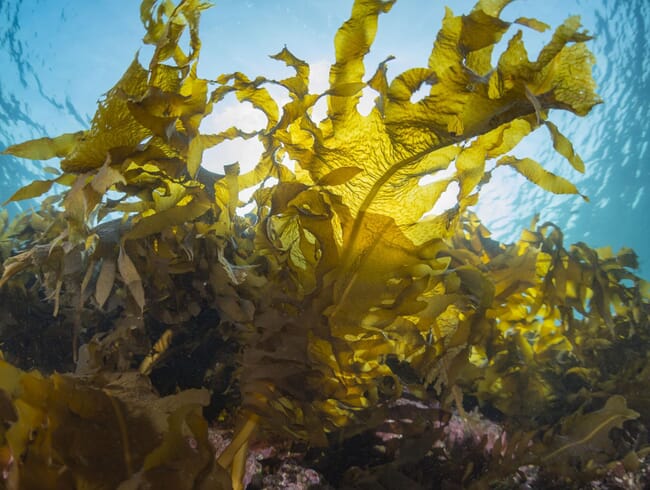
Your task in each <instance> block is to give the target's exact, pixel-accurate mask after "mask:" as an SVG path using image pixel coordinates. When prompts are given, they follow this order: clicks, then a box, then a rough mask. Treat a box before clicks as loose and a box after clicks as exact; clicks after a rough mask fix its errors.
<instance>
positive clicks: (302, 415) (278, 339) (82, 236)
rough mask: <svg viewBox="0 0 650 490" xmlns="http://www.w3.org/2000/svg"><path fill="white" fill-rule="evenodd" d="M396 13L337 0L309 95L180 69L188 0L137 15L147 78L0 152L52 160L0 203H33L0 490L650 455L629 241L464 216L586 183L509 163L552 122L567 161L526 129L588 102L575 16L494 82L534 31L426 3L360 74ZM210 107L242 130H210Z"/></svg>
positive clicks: (283, 56)
mask: <svg viewBox="0 0 650 490" xmlns="http://www.w3.org/2000/svg"><path fill="white" fill-rule="evenodd" d="M393 3H394V1H382V0H356V1H355V2H354V5H353V7H352V12H351V15H350V18H349V19H348V20H347V21H346V22H345V23H344V24H343V25H342V26H341V27H340V29H339V30H338V32H337V34H336V37H335V39H334V48H335V60H336V61H335V63H334V64H333V65H332V67H331V69H330V76H329V87H328V88H327V90H325V91H324V92H323V93H311V92H310V91H309V73H310V66H309V65H308V64H307V63H306V62H304V61H302V60H301V59H299V58H298V57H296V56H295V55H294V54H293V53H292V52H290V51H289V50H288V49H287V48H284V49H283V50H282V51H280V52H279V53H277V54H276V55H274V56H273V58H275V59H276V60H278V62H281V63H284V64H286V65H287V66H288V67H289V68H291V69H292V70H293V75H292V76H290V77H288V78H286V79H283V80H272V79H268V78H266V77H263V76H255V77H254V78H252V77H249V76H247V75H245V74H243V73H239V72H237V73H231V74H224V75H221V76H219V77H217V78H216V79H215V80H206V79H202V78H200V77H199V76H198V75H197V63H198V59H199V53H200V49H201V42H200V37H199V19H200V14H201V12H202V11H203V10H204V9H206V8H207V7H209V5H208V4H207V3H202V2H200V1H198V0H186V1H180V3H178V4H177V5H175V4H173V3H172V2H170V1H163V2H156V1H154V0H144V1H143V2H142V5H141V18H142V22H143V25H144V28H145V31H146V34H145V37H144V42H145V43H147V44H150V45H152V46H153V48H154V49H153V55H152V57H151V60H150V62H149V64H148V66H144V65H143V64H142V63H141V62H140V60H139V59H138V58H136V59H135V60H134V61H133V62H132V64H131V65H130V66H129V67H128V68H127V70H126V72H125V73H124V75H123V76H122V78H121V79H120V80H119V81H118V82H117V83H116V84H115V86H114V87H113V88H112V89H111V90H109V91H108V93H106V94H105V96H104V97H103V98H102V100H101V101H100V102H99V105H98V109H97V112H96V114H95V117H94V118H93V120H92V124H91V127H90V128H89V129H87V130H82V131H79V132H77V133H72V134H64V135H61V136H58V137H53V138H49V137H46V138H40V139H37V140H33V141H28V142H25V143H21V144H17V145H14V146H11V147H9V148H7V149H5V150H4V151H5V153H8V154H12V155H15V156H19V157H24V158H31V159H36V160H45V159H50V158H55V157H57V158H59V159H60V171H58V173H57V175H56V176H54V177H53V178H51V179H48V180H38V181H34V182H32V183H30V184H29V185H27V186H25V187H23V188H22V189H20V190H18V191H17V192H16V193H15V194H14V195H13V196H12V197H11V198H10V201H14V200H21V199H29V198H36V197H40V198H41V202H40V208H39V209H37V210H33V211H30V212H28V213H26V214H23V215H20V216H16V217H13V218H10V217H9V216H8V214H7V212H6V211H4V212H3V213H4V214H1V215H0V258H1V259H2V260H3V266H2V267H3V268H2V276H1V278H0V310H1V313H2V315H0V341H1V343H2V350H3V353H4V359H3V360H2V361H0V417H1V418H2V421H3V424H2V426H0V467H2V469H3V479H2V480H0V486H4V487H6V488H12V489H18V488H19V489H32V488H39V489H45V488H52V489H59V488H70V489H72V488H93V489H103V488H106V489H113V488H120V489H135V488H163V489H164V488H174V489H184V488H187V489H190V488H193V489H194V488H201V489H228V488H235V489H237V488H243V485H244V483H243V482H244V481H246V482H252V483H251V488H253V487H254V486H255V485H256V483H255V481H256V480H255V477H253V476H251V474H250V473H251V472H250V468H251V467H254V466H255V465H254V464H253V465H251V464H248V465H247V455H248V454H249V449H250V450H251V451H252V452H253V453H256V454H264V456H260V459H264V458H266V459H267V462H268V461H270V459H269V458H270V456H269V454H270V453H271V452H273V451H270V449H269V448H270V447H271V446H273V447H275V448H276V449H277V448H284V449H287V448H291V451H293V452H294V453H300V454H301V455H302V457H301V464H304V465H308V466H310V467H313V468H315V469H316V470H318V471H319V472H320V474H321V475H323V478H324V480H322V481H321V480H319V478H318V474H316V472H315V471H312V470H310V471H311V473H301V474H300V475H301V476H300V478H302V480H301V481H303V480H304V482H306V483H305V485H307V484H312V485H321V487H322V488H326V487H325V486H324V485H326V483H325V480H326V481H329V484H330V485H335V486H336V487H338V488H359V489H360V488H398V487H399V488H439V486H437V485H438V484H440V485H441V486H440V488H491V487H494V486H495V485H496V486H498V487H499V488H508V486H507V485H511V486H512V487H513V488H514V487H516V485H519V484H522V482H524V481H526V479H527V478H529V477H530V475H536V476H535V477H536V478H537V481H538V482H541V481H545V482H546V483H545V484H544V485H546V486H540V488H551V487H552V485H556V486H557V487H558V488H560V487H561V488H572V487H575V488H579V487H580V486H581V485H586V484H587V483H589V482H590V481H593V480H598V479H604V478H614V476H615V474H616V472H619V473H620V472H621V471H622V472H623V473H625V474H627V473H626V472H634V471H637V470H639V469H640V468H642V467H643V464H644V460H645V459H646V457H647V454H648V452H649V449H648V448H649V447H650V446H649V445H648V438H647V430H646V426H647V425H648V423H649V422H650V420H649V418H650V411H649V409H648V407H650V399H649V397H650V395H648V391H647V389H646V385H647V382H648V380H649V377H650V363H649V362H648V355H649V354H648V353H649V352H650V328H649V324H648V315H649V313H650V287H649V286H648V283H647V282H645V281H644V280H642V279H641V278H640V277H638V276H637V275H636V274H635V273H634V270H635V269H636V268H637V258H636V255H635V254H634V252H633V251H631V250H627V249H623V250H621V251H619V252H618V253H614V252H613V251H612V250H610V249H607V248H605V249H598V250H595V249H592V248H590V247H589V246H588V245H586V244H584V243H577V244H574V245H570V246H568V247H567V246H566V245H565V244H564V241H563V235H562V231H561V229H560V228H558V227H557V226H556V225H554V224H552V223H539V222H537V221H535V222H533V223H532V224H531V226H530V228H529V229H527V230H524V231H523V232H522V234H521V238H520V239H519V240H518V241H516V242H515V243H512V244H504V243H500V242H498V241H496V240H493V239H492V238H491V237H490V233H489V231H488V230H487V229H486V228H485V227H484V226H483V225H482V224H481V222H480V220H479V218H478V217H477V216H476V215H474V214H473V213H472V210H471V207H472V205H474V204H475V203H476V202H477V200H478V199H479V194H480V190H481V188H482V186H484V185H489V180H490V177H491V175H492V173H493V172H499V171H502V169H501V167H510V168H511V169H514V170H515V171H517V172H519V173H521V174H522V175H523V176H525V177H526V178H527V179H528V180H529V181H530V182H531V184H530V185H537V186H539V187H541V188H543V189H545V190H546V191H549V192H553V193H565V194H576V195H579V191H578V189H577V188H576V187H575V185H574V184H572V183H571V182H570V181H569V180H567V179H565V178H563V177H561V176H559V175H556V174H554V173H551V172H549V171H548V170H546V169H545V168H544V167H543V165H542V164H540V163H538V162H536V161H534V160H532V159H529V158H517V157H514V156H513V155H512V154H511V152H512V150H513V148H514V147H515V146H516V145H517V144H518V143H519V142H520V141H521V140H523V139H525V138H526V137H527V136H528V135H529V134H531V133H532V132H534V131H537V130H539V129H540V128H545V130H547V131H548V134H549V139H548V142H549V145H553V147H554V148H555V149H556V150H557V152H559V153H560V154H561V155H562V156H563V157H565V159H566V161H567V163H568V164H569V165H570V166H571V167H573V168H574V169H575V170H577V171H579V172H583V171H584V170H585V165H584V163H583V161H582V160H581V159H580V157H579V156H578V155H577V154H576V153H575V151H574V149H573V147H572V145H571V143H570V142H569V140H568V139H567V138H566V137H565V136H564V135H563V134H562V133H561V131H560V129H559V128H558V127H557V126H556V125H555V124H554V123H553V122H552V121H551V120H550V119H549V112H550V111H551V110H552V109H556V110H562V111H568V112H572V113H574V114H576V115H578V116H585V115H586V114H588V112H589V111H590V109H591V108H592V107H593V106H594V105H595V104H598V103H599V102H600V100H599V98H598V96H597V95H596V94H595V93H594V90H595V86H594V82H593V80H592V77H591V69H592V64H593V61H594V60H593V59H592V55H591V53H590V52H589V50H588V48H587V42H588V41H589V39H590V37H589V36H588V35H587V34H586V33H585V32H583V31H582V30H581V29H580V23H579V20H578V19H577V18H575V17H571V18H569V19H567V20H566V21H565V22H564V23H563V24H562V25H560V26H559V27H557V28H556V30H555V32H554V34H553V35H552V37H551V39H550V41H549V42H548V43H547V44H546V45H545V46H544V47H543V48H542V50H541V51H540V53H539V55H538V57H537V59H536V60H534V61H531V60H529V59H528V55H527V53H526V49H525V47H524V44H523V41H522V33H521V32H520V31H519V32H517V33H516V34H514V35H513V36H512V37H511V38H510V40H509V42H508V43H507V46H506V47H505V48H504V50H503V52H502V53H501V54H500V55H499V56H498V61H497V63H496V66H493V65H492V58H493V51H494V49H495V45H496V44H497V43H498V42H499V41H500V40H501V38H502V37H503V35H504V34H505V33H506V32H507V31H508V30H509V28H510V27H511V25H512V24H519V25H521V26H522V28H524V29H536V30H539V31H545V30H546V29H548V26H546V25H545V24H543V23H542V22H540V21H537V20H534V19H529V18H519V19H516V20H514V22H508V21H505V20H503V19H501V18H500V14H501V11H502V9H503V8H504V7H505V6H506V5H507V4H508V3H509V1H508V0H481V1H479V2H478V3H477V5H476V6H475V8H474V9H473V10H472V11H471V12H470V13H469V14H467V15H461V16H455V15H454V14H453V13H452V12H451V11H449V10H448V11H447V13H446V15H445V18H444V19H443V21H442V27H441V29H440V31H439V33H438V36H437V38H436V39H435V42H434V43H433V48H432V51H431V55H430V57H429V59H428V61H427V62H426V64H424V65H423V66H420V67H414V68H411V69H408V70H406V71H405V72H403V73H400V74H398V75H397V76H394V77H392V78H389V77H388V67H389V62H390V58H389V59H386V60H385V61H383V62H382V63H380V64H379V66H378V67H377V69H376V71H374V72H373V73H371V74H370V75H369V76H367V75H366V73H365V65H364V57H365V55H366V54H367V53H368V52H369V50H370V47H371V45H372V42H373V39H374V36H375V32H376V30H377V25H378V19H379V17H380V15H381V14H385V13H388V12H389V10H390V9H391V7H392V5H393ZM186 33H189V35H188V36H184V34H186ZM185 39H188V46H183V42H182V41H184V40H185ZM271 86H273V87H279V88H281V89H282V90H283V91H284V92H285V93H286V94H287V95H288V102H286V103H285V104H284V105H282V106H281V107H280V106H279V104H278V102H277V101H276V100H275V99H274V98H273V97H272V96H271V94H270V92H269V90H268V87H271ZM422 87H426V95H425V96H424V97H422V98H421V99H419V100H417V101H414V100H412V99H413V97H412V96H413V94H414V93H415V92H416V91H419V90H420V89H421V88H422ZM364 89H372V90H373V91H374V92H375V93H376V99H375V103H374V106H373V108H372V110H371V111H370V112H369V113H368V114H367V115H362V114H360V113H359V111H358V110H357V104H358V102H359V99H360V96H361V93H362V91H363V90H364ZM228 94H234V95H235V96H236V98H237V99H238V100H239V101H240V102H249V103H251V104H252V105H253V106H254V107H255V108H256V109H257V110H259V111H261V112H262V113H263V114H264V116H265V118H266V124H265V126H264V127H263V128H261V129H259V130H257V131H250V132H247V131H243V130H241V129H240V128H237V127H231V128H229V129H227V130H225V131H223V132H221V133H217V134H206V133H203V132H202V131H201V122H202V120H203V119H204V118H205V117H206V116H208V115H209V114H210V113H211V112H212V110H213V109H214V108H215V107H217V106H219V104H223V103H224V98H225V97H226V96H227V95H228ZM321 99H325V101H326V103H327V114H326V117H325V118H324V119H323V120H321V121H315V120H314V119H313V118H312V113H313V109H314V106H315V104H316V103H317V102H318V101H319V100H321ZM237 138H242V139H250V138H256V139H258V140H259V141H260V142H261V143H262V145H263V147H264V151H263V153H262V155H261V156H260V159H259V162H258V163H257V165H256V166H255V167H254V168H253V169H252V170H250V171H247V172H244V173H242V172H241V171H240V168H239V165H238V164H237V163H233V164H230V165H226V166H225V171H224V173H223V174H217V173H212V172H209V171H207V170H205V169H204V168H203V167H202V166H201V163H202V159H203V152H204V151H205V150H206V149H208V148H212V147H215V146H217V145H219V144H221V143H222V142H224V141H227V140H233V139H237ZM425 176H427V177H433V179H432V180H430V181H429V183H427V184H421V180H422V178H423V177H425ZM436 177H437V178H436ZM453 186H457V189H458V193H457V201H456V203H455V205H453V206H452V207H450V208H449V209H447V210H445V211H442V212H440V213H438V214H432V213H430V210H431V209H433V207H434V205H435V204H436V202H437V201H438V200H439V198H440V196H441V195H442V194H443V193H444V192H445V191H447V190H448V189H450V188H452V187H453ZM244 191H252V197H251V198H250V199H249V200H248V201H247V202H243V201H242V199H243V197H242V196H244V195H251V194H250V192H249V193H248V194H245V193H244ZM583 197H584V196H583ZM584 198H585V199H586V197H584ZM244 205H252V211H250V212H248V213H247V214H243V212H242V211H241V209H242V207H243V206H244ZM62 373H65V374H62ZM209 430H210V433H209ZM218 431H222V432H218ZM223 431H225V432H223ZM224 433H225V434H227V435H223V434H224ZM215 441H217V442H216V443H215ZM262 447H266V450H260V448H262ZM217 448H218V450H219V454H218V455H217V454H215V451H216V450H217ZM351 448H353V449H351ZM277 450H278V451H279V450H280V449H277ZM287 450H288V449H287ZM350 455H354V456H353V457H351V456H350ZM275 461H276V464H277V466H282V467H283V468H294V469H295V461H288V460H283V459H282V458H280V459H276V460H275ZM292 464H293V465H294V466H291V465H292ZM335 467H336V468H338V470H337V471H332V468H335ZM247 468H248V469H249V470H248V471H247ZM294 469H291V470H286V471H288V472H292V471H294ZM297 473H299V472H297ZM612 475H614V476H612ZM294 476H295V475H294ZM260 478H261V476H260V475H257V480H258V483H257V484H259V480H260ZM296 478H298V477H297V476H296ZM531 478H532V477H531ZM639 478H641V476H639ZM272 479H273V478H271V477H270V476H269V478H268V479H267V480H266V481H267V483H268V481H271V480H272ZM276 480H278V481H285V480H283V479H282V478H279V479H276ZM531 481H532V480H531ZM309 482H311V483H309ZM389 482H393V483H392V485H393V486H390V485H391V484H390V483H389ZM400 482H401V483H400ZM441 482H442V483H441ZM285 483H286V482H285ZM268 484H269V485H270V483H268ZM278 484H279V483H278ZM395 485H397V486H395ZM540 485H542V484H541V483H540Z"/></svg>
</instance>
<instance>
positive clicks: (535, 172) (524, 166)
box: [498, 156, 588, 200]
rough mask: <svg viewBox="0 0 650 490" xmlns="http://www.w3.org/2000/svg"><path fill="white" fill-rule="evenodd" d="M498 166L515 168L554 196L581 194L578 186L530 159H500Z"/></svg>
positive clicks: (510, 157) (584, 197) (508, 157)
mask: <svg viewBox="0 0 650 490" xmlns="http://www.w3.org/2000/svg"><path fill="white" fill-rule="evenodd" d="M498 165H508V166H510V167H512V168H514V169H515V170H516V171H517V172H519V173H520V174H521V175H523V176H524V177H526V178H527V179H528V180H530V181H531V182H533V183H534V184H537V185H538V186H540V187H541V188H542V189H544V190H547V191H549V192H552V193H553V194H580V193H579V192H578V189H577V188H576V186H575V185H573V184H572V183H571V182H569V181H568V180H566V179H565V178H563V177H560V176H559V175H555V174H554V173H552V172H549V171H548V170H545V169H544V167H542V166H541V165H540V164H539V163H537V162H536V161H535V160H532V159H530V158H515V157H512V156H506V157H503V158H500V159H499V161H498ZM580 195H581V196H582V198H583V199H585V200H588V199H587V197H586V196H583V195H582V194H580Z"/></svg>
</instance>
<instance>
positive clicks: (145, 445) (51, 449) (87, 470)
mask: <svg viewBox="0 0 650 490" xmlns="http://www.w3.org/2000/svg"><path fill="white" fill-rule="evenodd" d="M0 374H1V375H0V380H1V381H0V397H1V398H2V406H3V414H2V419H3V421H4V422H6V423H11V427H9V428H8V429H7V428H6V427H5V426H4V425H3V428H2V432H1V433H0V444H1V445H2V446H3V448H8V449H9V450H10V451H11V454H12V455H13V458H14V459H13V463H11V464H10V467H9V469H5V471H8V476H7V480H8V481H9V482H11V485H12V486H15V488H102V489H104V488H105V489H111V488H118V487H120V488H122V487H124V488H136V487H137V488H140V487H141V486H142V485H147V486H153V487H156V488H168V487H169V486H171V487H173V488H179V489H182V488H187V489H190V488H218V489H221V488H223V489H227V488H230V484H229V481H228V480H229V479H228V477H227V475H225V474H224V471H223V470H222V469H220V468H219V467H218V466H217V465H216V464H215V462H214V455H213V450H212V448H211V446H210V444H209V443H208V440H207V424H206V423H205V421H204V420H203V418H202V417H201V411H200V410H201V406H203V405H206V404H207V400H208V393H207V392H206V391H204V390H203V391H201V390H193V391H185V392H183V393H179V394H178V395H173V396H169V397H166V398H158V397H157V396H155V395H154V394H153V391H152V389H151V386H150V385H149V383H148V381H147V380H146V379H144V378H141V377H137V376H135V375H122V376H120V377H107V378H101V377H98V378H95V379H92V380H89V379H85V380H82V379H80V378H75V377H72V376H65V375H58V374H55V375H52V376H51V377H49V378H45V377H43V376H41V375H40V374H39V373H38V372H31V373H24V372H21V371H20V370H18V369H16V368H14V367H12V366H10V365H9V364H7V363H6V362H4V361H0ZM179 466H180V467H182V468H183V472H182V473H181V472H178V471H177V469H178V467H179ZM224 477H225V478H224Z"/></svg>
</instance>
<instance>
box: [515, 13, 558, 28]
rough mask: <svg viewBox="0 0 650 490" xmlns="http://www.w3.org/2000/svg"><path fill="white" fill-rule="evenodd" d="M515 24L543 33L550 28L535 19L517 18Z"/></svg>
mask: <svg viewBox="0 0 650 490" xmlns="http://www.w3.org/2000/svg"><path fill="white" fill-rule="evenodd" d="M515 24H521V25H522V26H526V27H530V28H531V29H535V30H536V31H538V32H544V31H546V30H547V29H550V27H551V26H549V25H548V24H546V23H544V22H541V21H539V20H537V19H531V18H530V17H518V18H517V19H516V20H515Z"/></svg>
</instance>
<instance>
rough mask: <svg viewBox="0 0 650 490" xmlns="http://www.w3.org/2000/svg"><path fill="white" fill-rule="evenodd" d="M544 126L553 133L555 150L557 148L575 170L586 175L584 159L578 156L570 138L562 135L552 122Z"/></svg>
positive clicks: (547, 122) (546, 122)
mask: <svg viewBox="0 0 650 490" xmlns="http://www.w3.org/2000/svg"><path fill="white" fill-rule="evenodd" d="M544 125H545V126H546V127H547V128H548V130H549V131H550V132H551V137H552V138H553V148H555V150H556V151H557V152H558V153H559V154H560V155H562V156H563V157H564V158H566V159H567V160H568V162H569V163H570V164H571V166H572V167H573V168H575V169H576V170H577V171H578V172H581V173H584V171H585V164H584V162H583V161H582V158H580V156H579V155H577V154H576V152H575V151H574V149H573V145H572V144H571V142H570V141H569V140H568V138H567V137H566V136H564V135H563V134H562V133H560V130H559V129H558V127H557V126H556V125H555V124H553V123H552V122H551V121H544Z"/></svg>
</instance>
